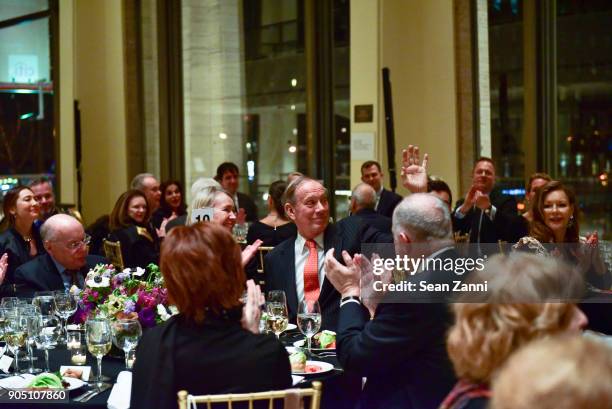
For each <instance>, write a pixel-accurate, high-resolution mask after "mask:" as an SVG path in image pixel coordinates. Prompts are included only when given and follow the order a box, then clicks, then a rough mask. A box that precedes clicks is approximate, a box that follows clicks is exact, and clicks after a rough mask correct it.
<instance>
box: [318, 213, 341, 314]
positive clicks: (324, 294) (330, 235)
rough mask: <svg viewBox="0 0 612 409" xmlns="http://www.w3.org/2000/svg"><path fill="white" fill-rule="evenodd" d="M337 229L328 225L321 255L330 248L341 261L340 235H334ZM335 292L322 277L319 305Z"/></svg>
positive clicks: (330, 284)
mask: <svg viewBox="0 0 612 409" xmlns="http://www.w3.org/2000/svg"><path fill="white" fill-rule="evenodd" d="M336 230H337V228H336V225H334V224H329V225H328V226H327V228H326V229H325V233H324V235H323V245H324V249H323V250H324V251H323V254H325V253H327V251H328V250H329V249H331V248H333V249H334V257H336V259H337V260H339V261H341V260H342V254H341V252H342V235H341V234H336V233H337V232H336ZM334 292H335V289H334V286H333V285H332V283H330V282H329V280H328V279H327V277H325V276H323V284H322V285H321V293H320V294H319V303H323V302H324V301H325V300H326V299H327V298H328V297H329V296H330V295H331V294H333V293H334Z"/></svg>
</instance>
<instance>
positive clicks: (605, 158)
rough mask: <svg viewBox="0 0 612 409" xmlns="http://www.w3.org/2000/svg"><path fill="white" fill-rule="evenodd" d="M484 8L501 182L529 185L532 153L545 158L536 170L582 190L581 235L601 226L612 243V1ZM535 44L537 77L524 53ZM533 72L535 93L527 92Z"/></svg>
mask: <svg viewBox="0 0 612 409" xmlns="http://www.w3.org/2000/svg"><path fill="white" fill-rule="evenodd" d="M474 4H475V5H476V7H479V6H481V5H482V4H483V1H482V0H475V1H474ZM486 4H487V7H486V8H487V12H488V18H487V20H486V21H487V23H488V27H487V30H488V33H489V37H488V38H489V49H488V51H489V64H490V67H483V66H482V65H480V66H479V70H482V69H487V70H489V71H488V72H489V75H490V95H491V97H490V105H491V124H490V128H491V147H492V149H491V153H492V156H493V158H494V160H495V163H496V165H497V168H498V173H499V175H500V176H501V182H502V184H506V185H508V187H510V186H512V187H515V188H521V187H522V186H521V185H522V181H523V180H524V179H525V178H527V177H528V176H529V175H528V174H527V173H528V172H525V169H526V164H525V156H526V155H528V154H531V155H532V156H533V157H537V164H536V166H537V168H536V169H533V171H535V170H537V171H544V172H547V173H549V174H550V175H551V176H552V177H553V178H555V179H559V180H561V181H563V182H564V183H566V184H568V185H570V186H571V187H572V188H573V189H574V191H575V192H576V194H577V197H578V201H579V206H580V209H581V210H582V214H583V215H584V218H583V220H582V221H581V223H582V224H581V229H582V233H586V232H588V231H593V230H597V231H598V232H599V233H600V235H601V236H603V237H604V238H605V239H607V240H610V239H612V190H611V187H610V183H609V177H610V172H611V167H612V163H611V162H612V159H611V158H612V30H610V27H611V26H612V2H610V1H606V0H542V1H538V2H535V5H536V9H535V10H534V13H532V14H531V17H526V15H527V13H525V10H524V7H527V5H528V4H532V3H527V2H523V1H522V0H487V2H486ZM530 18H531V20H530ZM478 24H479V25H480V24H482V22H481V21H479V22H478ZM525 25H532V27H533V30H525V29H524V26H525ZM479 28H481V27H480V26H479ZM532 44H535V45H536V46H537V47H534V48H533V49H534V50H536V51H535V52H536V54H537V55H534V57H533V58H534V61H536V64H537V69H536V70H533V71H530V70H527V69H526V67H528V63H527V62H526V61H524V55H525V53H524V47H526V45H532ZM528 75H533V76H534V78H530V79H531V80H532V81H531V82H530V83H532V84H535V87H536V88H537V89H536V90H530V89H525V88H524V84H526V83H527V81H526V78H525V76H528ZM528 92H531V93H532V95H534V96H536V95H537V98H535V97H534V100H533V104H532V105H533V107H532V109H533V110H534V111H535V113H534V115H533V118H534V119H533V121H535V123H534V124H533V127H532V128H531V129H537V132H534V134H533V135H523V136H521V134H522V133H523V129H524V126H525V124H526V122H525V121H527V119H526V118H525V117H524V113H525V110H524V107H525V106H529V105H526V104H527V103H526V98H527V97H526V94H527V93H528ZM480 103H481V104H482V103H483V101H480ZM530 109H531V108H530ZM534 139H536V141H533V140H534ZM530 150H536V151H537V152H532V151H530ZM508 192H509V193H516V192H519V189H514V190H512V189H509V190H508Z"/></svg>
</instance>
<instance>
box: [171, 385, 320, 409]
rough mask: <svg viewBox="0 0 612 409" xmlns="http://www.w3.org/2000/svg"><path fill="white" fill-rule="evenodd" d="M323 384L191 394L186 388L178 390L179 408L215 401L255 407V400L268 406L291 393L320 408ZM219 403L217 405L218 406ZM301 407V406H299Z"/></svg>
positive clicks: (208, 408) (230, 407) (229, 408)
mask: <svg viewBox="0 0 612 409" xmlns="http://www.w3.org/2000/svg"><path fill="white" fill-rule="evenodd" d="M322 391H323V385H322V384H321V382H319V381H314V382H313V383H312V388H308V389H286V390H282V391H268V392H255V393H229V394H223V395H199V396H190V395H189V393H188V392H187V391H185V390H182V391H179V392H178V406H179V409H190V408H192V407H194V406H196V405H197V404H198V403H205V404H206V409H211V408H212V407H213V406H212V404H213V403H225V405H224V406H225V407H226V408H227V409H233V404H235V403H239V402H248V408H249V409H253V407H254V405H253V404H254V403H255V402H265V401H267V402H268V408H269V409H272V408H273V407H274V400H276V399H285V398H289V397H290V396H291V395H294V396H297V398H298V400H303V399H304V398H306V397H309V398H310V409H319V406H320V405H321V394H322ZM217 407H218V405H215V408H217ZM298 407H301V406H298Z"/></svg>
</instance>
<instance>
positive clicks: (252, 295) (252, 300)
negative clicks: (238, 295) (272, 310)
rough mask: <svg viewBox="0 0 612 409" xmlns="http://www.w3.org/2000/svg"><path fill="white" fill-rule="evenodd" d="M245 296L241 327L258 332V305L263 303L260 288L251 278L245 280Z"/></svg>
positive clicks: (254, 332) (259, 310) (259, 314)
mask: <svg viewBox="0 0 612 409" xmlns="http://www.w3.org/2000/svg"><path fill="white" fill-rule="evenodd" d="M246 284H247V297H246V302H245V303H244V307H242V319H241V320H240V324H241V325H242V328H244V329H246V330H247V331H251V332H252V333H253V334H259V319H260V317H261V308H260V306H261V305H262V304H264V303H265V300H264V297H263V294H262V293H261V288H259V286H258V285H256V284H255V282H254V281H253V280H249V281H247V283H246Z"/></svg>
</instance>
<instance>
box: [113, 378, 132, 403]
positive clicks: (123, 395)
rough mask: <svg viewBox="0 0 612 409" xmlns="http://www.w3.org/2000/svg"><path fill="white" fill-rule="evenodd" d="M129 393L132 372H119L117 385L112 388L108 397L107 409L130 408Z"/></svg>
mask: <svg viewBox="0 0 612 409" xmlns="http://www.w3.org/2000/svg"><path fill="white" fill-rule="evenodd" d="M131 391H132V372H130V371H121V372H119V376H117V383H116V384H115V385H114V386H113V390H112V391H111V394H110V396H109V397H108V402H107V407H108V409H128V408H129V407H130V394H131Z"/></svg>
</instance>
